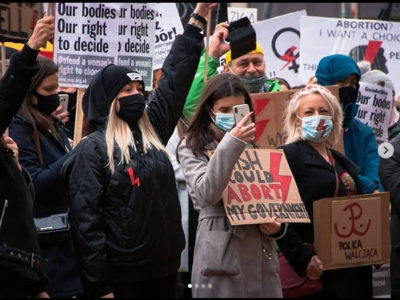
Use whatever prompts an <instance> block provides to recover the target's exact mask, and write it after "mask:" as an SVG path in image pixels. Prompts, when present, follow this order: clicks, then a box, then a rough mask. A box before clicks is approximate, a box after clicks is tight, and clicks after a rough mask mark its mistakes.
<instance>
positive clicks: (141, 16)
mask: <svg viewBox="0 0 400 300" xmlns="http://www.w3.org/2000/svg"><path fill="white" fill-rule="evenodd" d="M155 22H156V12H155V4H148V3H140V4H139V3H136V4H125V3H120V4H112V3H57V5H56V35H55V41H54V61H55V63H57V64H58V65H59V69H60V72H59V83H60V85H62V86H72V87H78V88H87V86H88V85H89V83H90V82H91V80H92V78H93V76H94V75H96V74H97V73H98V72H99V71H100V70H101V69H102V68H104V67H105V66H107V65H109V64H116V65H123V66H127V67H130V68H131V69H134V70H136V71H138V72H139V73H141V74H142V77H143V80H144V81H145V85H146V88H147V89H152V86H153V83H152V78H153V72H152V69H153V56H154V39H155Z"/></svg>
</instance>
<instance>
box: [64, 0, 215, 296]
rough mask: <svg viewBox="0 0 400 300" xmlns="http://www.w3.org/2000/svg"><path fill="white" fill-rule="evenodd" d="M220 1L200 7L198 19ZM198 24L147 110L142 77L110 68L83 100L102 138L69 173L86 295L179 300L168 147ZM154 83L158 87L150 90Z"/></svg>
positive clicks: (178, 47) (197, 51)
mask: <svg viewBox="0 0 400 300" xmlns="http://www.w3.org/2000/svg"><path fill="white" fill-rule="evenodd" d="M215 6H216V3H199V4H197V6H196V9H195V13H196V17H199V16H200V17H201V16H204V17H205V16H207V15H208V11H209V10H210V9H212V8H214V7H215ZM199 22H200V21H198V20H196V19H194V18H193V17H192V18H191V19H190V23H189V24H188V25H187V27H186V28H185V31H184V33H183V34H182V35H179V36H177V38H176V39H175V41H174V43H173V45H172V48H171V51H170V53H169V55H168V56H167V58H166V60H165V62H164V65H163V68H162V69H163V73H162V77H161V79H160V81H159V82H158V88H157V89H156V90H155V91H154V93H153V97H152V101H150V102H149V103H148V105H147V106H146V101H145V97H144V92H145V84H144V81H143V79H142V76H141V75H140V74H139V73H138V72H137V71H134V70H132V69H130V68H128V67H123V66H116V65H109V66H107V67H105V68H103V69H102V70H100V71H99V73H97V74H96V75H95V76H94V78H93V79H92V81H91V83H90V85H89V87H88V90H87V92H86V93H85V96H84V98H83V102H82V107H83V111H84V113H85V116H86V118H87V122H88V124H89V125H91V126H92V129H94V130H95V131H94V132H93V133H91V134H89V135H88V136H87V137H86V138H85V139H83V140H82V141H81V142H80V143H79V144H78V146H77V147H76V148H75V149H74V151H73V153H72V154H71V158H70V159H69V160H68V161H67V162H66V163H65V165H64V174H65V175H66V177H67V179H68V191H69V200H70V204H71V212H70V216H71V232H72V236H73V239H74V243H75V249H76V252H77V257H78V267H79V270H80V275H81V279H82V283H83V287H84V294H85V296H86V297H89V298H92V297H121V298H174V297H176V296H177V276H178V269H179V266H180V257H181V252H182V250H183V249H184V246H185V238H184V233H183V229H182V224H181V209H180V203H179V198H178V191H177V188H176V182H175V172H174V169H173V167H172V164H171V161H170V157H169V155H168V152H167V151H166V149H165V148H164V146H165V145H166V144H167V142H168V140H169V138H170V137H171V135H172V133H173V132H174V129H175V127H176V124H177V122H178V120H179V118H180V116H181V115H182V109H183V106H184V104H185V100H186V97H187V94H188V92H189V89H190V85H191V83H192V80H193V78H194V76H195V73H196V69H197V65H198V63H199V59H200V55H201V50H202V45H201V43H202V40H203V35H202V33H201V29H202V28H200V27H199V26H198V25H199ZM149 83H150V82H149Z"/></svg>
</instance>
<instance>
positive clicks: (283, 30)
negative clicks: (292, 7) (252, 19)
mask: <svg viewBox="0 0 400 300" xmlns="http://www.w3.org/2000/svg"><path fill="white" fill-rule="evenodd" d="M306 14H307V12H306V11H305V10H302V11H298V12H294V13H290V14H285V15H282V16H279V17H275V18H272V19H267V20H264V21H260V22H256V23H254V24H252V25H253V27H254V30H255V31H256V35H257V41H258V42H259V43H260V44H261V46H262V47H263V49H264V60H265V64H266V73H267V76H268V77H281V78H284V79H286V80H287V81H288V82H289V83H290V85H291V86H297V85H300V84H302V83H301V81H300V79H299V69H300V49H301V47H300V20H301V16H304V15H306ZM302 52H303V50H302V49H301V53H302Z"/></svg>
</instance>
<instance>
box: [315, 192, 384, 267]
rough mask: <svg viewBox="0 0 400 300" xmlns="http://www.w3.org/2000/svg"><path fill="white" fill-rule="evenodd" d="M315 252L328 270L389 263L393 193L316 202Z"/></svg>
mask: <svg viewBox="0 0 400 300" xmlns="http://www.w3.org/2000/svg"><path fill="white" fill-rule="evenodd" d="M314 232H315V243H314V246H315V250H316V252H317V254H318V256H319V258H320V259H321V262H322V264H323V266H324V269H338V268H345V267H353V266H361V265H378V264H384V263H387V262H388V261H389V193H380V194H373V195H362V196H354V197H341V198H332V199H323V200H320V201H317V202H314Z"/></svg>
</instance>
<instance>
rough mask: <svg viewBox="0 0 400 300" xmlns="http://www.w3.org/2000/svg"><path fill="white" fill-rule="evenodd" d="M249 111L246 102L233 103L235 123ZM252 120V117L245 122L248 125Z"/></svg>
mask: <svg viewBox="0 0 400 300" xmlns="http://www.w3.org/2000/svg"><path fill="white" fill-rule="evenodd" d="M248 113H250V108H249V105H248V104H241V105H235V106H234V107H233V115H234V117H235V123H236V125H237V124H238V123H239V122H240V121H242V120H243V118H244V117H245V116H246V115H247V114H248ZM252 122H253V120H252V118H250V119H249V120H248V121H247V123H246V124H245V125H246V126H247V125H250V124H251V123H252Z"/></svg>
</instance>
